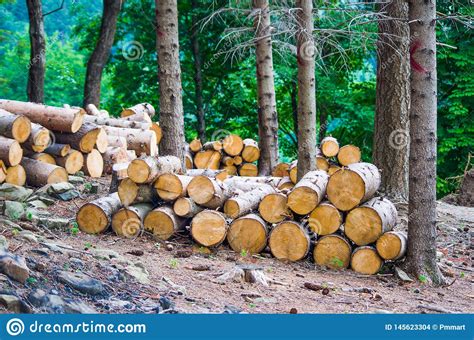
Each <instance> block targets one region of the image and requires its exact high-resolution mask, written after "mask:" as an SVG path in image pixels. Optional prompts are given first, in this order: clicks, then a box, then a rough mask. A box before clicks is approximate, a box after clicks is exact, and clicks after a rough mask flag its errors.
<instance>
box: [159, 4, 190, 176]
mask: <svg viewBox="0 0 474 340" xmlns="http://www.w3.org/2000/svg"><path fill="white" fill-rule="evenodd" d="M155 3H156V21H157V27H156V49H157V51H158V68H159V72H158V78H159V84H160V126H161V128H162V130H163V139H162V141H161V144H160V148H161V150H160V154H161V155H163V156H166V155H172V156H176V157H178V158H179V159H180V161H181V163H182V168H183V169H184V148H185V140H184V113H183V100H182V95H181V92H182V89H181V66H180V64H179V39H178V3H177V0H155Z"/></svg>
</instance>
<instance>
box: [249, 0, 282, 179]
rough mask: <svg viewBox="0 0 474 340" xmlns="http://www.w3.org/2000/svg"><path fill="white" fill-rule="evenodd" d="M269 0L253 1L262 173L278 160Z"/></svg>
mask: <svg viewBox="0 0 474 340" xmlns="http://www.w3.org/2000/svg"><path fill="white" fill-rule="evenodd" d="M269 6H270V5H269V1H268V0H253V9H254V10H255V11H258V13H257V15H256V17H255V19H254V27H255V36H256V43H255V45H256V58H257V88H258V91H257V92H258V137H259V147H260V152H261V156H260V160H259V162H258V167H259V169H258V170H259V173H260V174H261V175H262V176H268V175H270V174H271V172H272V170H273V168H274V167H275V166H276V165H277V163H278V114H277V110H276V99H275V84H274V80H273V55H272V37H271V34H272V27H271V23H270V7H269Z"/></svg>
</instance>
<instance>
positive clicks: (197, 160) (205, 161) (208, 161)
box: [194, 150, 222, 170]
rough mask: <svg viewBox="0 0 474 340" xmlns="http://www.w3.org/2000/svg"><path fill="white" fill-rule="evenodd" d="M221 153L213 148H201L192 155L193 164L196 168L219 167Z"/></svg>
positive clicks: (213, 168) (214, 168)
mask: <svg viewBox="0 0 474 340" xmlns="http://www.w3.org/2000/svg"><path fill="white" fill-rule="evenodd" d="M221 157H222V156H221V153H220V152H219V151H214V150H203V151H199V152H198V153H197V154H196V155H195V156H194V165H195V166H196V168H197V169H211V170H217V169H219V165H220V162H221Z"/></svg>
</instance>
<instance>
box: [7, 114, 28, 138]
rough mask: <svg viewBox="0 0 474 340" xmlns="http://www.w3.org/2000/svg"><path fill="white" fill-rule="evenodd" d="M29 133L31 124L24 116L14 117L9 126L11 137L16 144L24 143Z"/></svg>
mask: <svg viewBox="0 0 474 340" xmlns="http://www.w3.org/2000/svg"><path fill="white" fill-rule="evenodd" d="M30 133H31V122H30V120H29V119H28V118H26V117H24V116H16V118H15V120H14V121H13V123H12V125H11V135H12V137H13V138H14V139H15V140H16V141H17V142H18V143H23V142H25V141H26V140H27V139H28V137H29V136H30Z"/></svg>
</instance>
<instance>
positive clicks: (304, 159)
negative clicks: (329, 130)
mask: <svg viewBox="0 0 474 340" xmlns="http://www.w3.org/2000/svg"><path fill="white" fill-rule="evenodd" d="M296 7H297V20H298V26H299V27H298V33H297V49H298V54H297V59H298V179H300V178H302V177H303V176H304V175H305V174H306V173H307V172H309V171H312V170H316V162H315V159H316V156H317V150H316V80H315V76H314V72H315V61H314V51H315V46H314V40H313V35H312V34H313V29H314V24H313V2H312V1H311V0H298V1H296Z"/></svg>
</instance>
